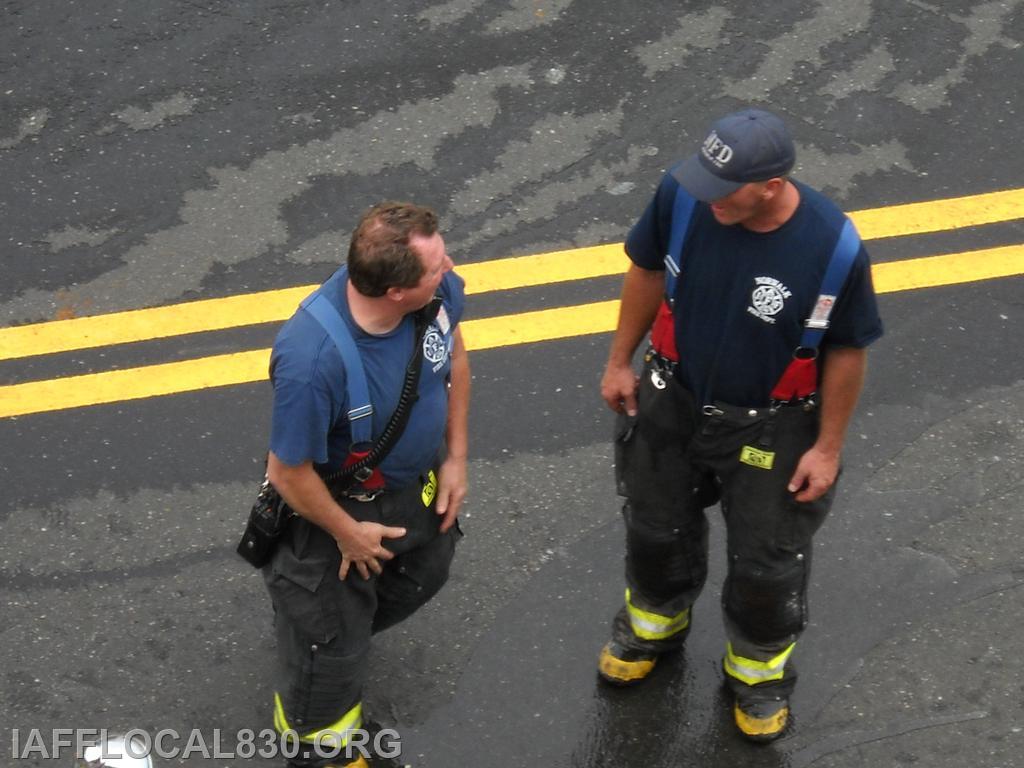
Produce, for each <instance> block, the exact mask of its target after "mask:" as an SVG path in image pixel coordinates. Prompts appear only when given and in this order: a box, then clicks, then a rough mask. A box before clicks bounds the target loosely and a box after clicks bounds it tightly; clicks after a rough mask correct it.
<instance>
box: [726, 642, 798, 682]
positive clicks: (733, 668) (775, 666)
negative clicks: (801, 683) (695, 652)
mask: <svg viewBox="0 0 1024 768" xmlns="http://www.w3.org/2000/svg"><path fill="white" fill-rule="evenodd" d="M794 648H796V643H792V644H790V646H789V647H788V648H786V649H785V650H784V651H783V652H782V653H780V654H779V655H778V656H776V657H775V658H773V659H769V660H768V661H755V660H754V659H745V658H743V657H742V656H737V655H736V654H735V653H734V652H733V650H732V643H729V644H728V645H727V646H726V651H725V659H724V660H723V662H722V665H723V666H724V667H725V671H726V674H728V675H729V676H730V677H735V678H736V679H737V680H739V681H741V682H744V683H746V684H747V685H757V684H758V683H767V682H769V681H771V680H781V679H782V677H783V675H784V674H785V671H786V661H787V660H788V659H789V654H791V653H792V652H793V649H794Z"/></svg>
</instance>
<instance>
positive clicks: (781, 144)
mask: <svg viewBox="0 0 1024 768" xmlns="http://www.w3.org/2000/svg"><path fill="white" fill-rule="evenodd" d="M795 163H796V148H795V147H794V146H793V139H792V138H790V136H789V131H788V130H787V129H786V125H785V123H783V122H782V120H781V119H780V118H779V117H778V116H776V115H773V114H772V113H771V112H766V111H764V110H763V109H744V110H741V111H739V112H733V113H732V114H729V115H726V116H725V117H723V118H721V119H720V120H718V121H717V122H716V123H715V124H714V125H713V126H712V127H711V133H709V134H708V137H707V138H706V139H705V140H704V144H703V145H701V148H700V150H699V151H698V152H697V153H696V154H695V155H693V156H692V157H689V158H687V159H686V160H685V161H683V163H682V164H681V165H680V166H679V167H678V168H677V169H676V170H675V171H674V172H673V175H674V176H675V177H676V179H678V180H679V183H680V184H682V185H683V188H684V189H685V190H686V191H687V192H689V193H690V194H691V195H693V196H694V197H695V198H697V199H698V200H703V201H704V202H708V203H709V202H711V201H712V200H719V199H721V198H723V197H726V196H727V195H731V194H732V193H733V192H735V191H736V190H737V189H739V188H740V187H742V186H743V185H744V184H749V183H750V182H752V181H766V180H767V179H773V178H775V177H776V176H785V175H786V174H787V173H789V171H791V170H792V169H793V165H794V164H795Z"/></svg>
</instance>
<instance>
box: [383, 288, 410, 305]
mask: <svg viewBox="0 0 1024 768" xmlns="http://www.w3.org/2000/svg"><path fill="white" fill-rule="evenodd" d="M384 295H385V296H387V297H388V298H389V299H391V301H395V302H400V301H401V300H402V299H404V298H405V288H399V287H397V286H394V285H393V286H391V287H390V288H388V290H387V293H385V294H384Z"/></svg>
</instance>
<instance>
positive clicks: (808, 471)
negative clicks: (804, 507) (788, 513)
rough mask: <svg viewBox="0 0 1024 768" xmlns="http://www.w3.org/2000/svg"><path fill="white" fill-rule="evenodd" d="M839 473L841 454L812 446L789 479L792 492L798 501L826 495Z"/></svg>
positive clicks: (811, 499) (801, 458)
mask: <svg viewBox="0 0 1024 768" xmlns="http://www.w3.org/2000/svg"><path fill="white" fill-rule="evenodd" d="M838 474H839V454H838V453H828V452H826V451H823V450H821V449H820V448H817V447H815V446H812V447H811V449H810V450H808V451H807V453H805V454H804V455H803V456H801V457H800V463H799V464H797V465H796V471H795V472H794V473H793V477H792V478H790V481H789V491H790V493H796V500H797V501H814V500H815V499H819V498H821V497H822V496H823V495H825V492H826V491H828V489H829V488H831V487H832V484H833V483H835V481H836V476H837V475H838Z"/></svg>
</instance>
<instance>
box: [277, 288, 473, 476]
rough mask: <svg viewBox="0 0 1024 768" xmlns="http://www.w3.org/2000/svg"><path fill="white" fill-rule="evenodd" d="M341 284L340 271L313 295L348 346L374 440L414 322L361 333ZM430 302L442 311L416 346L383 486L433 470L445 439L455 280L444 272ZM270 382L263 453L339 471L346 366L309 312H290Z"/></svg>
mask: <svg viewBox="0 0 1024 768" xmlns="http://www.w3.org/2000/svg"><path fill="white" fill-rule="evenodd" d="M346 284H347V273H346V271H345V269H344V268H342V269H340V270H338V272H335V273H334V275H332V276H331V278H330V279H328V280H327V282H326V283H324V284H323V286H321V289H320V290H321V292H322V293H323V295H324V296H325V297H326V298H327V299H328V300H329V301H330V302H331V304H333V305H334V307H335V309H337V310H338V312H339V313H340V314H341V317H342V319H343V320H344V321H345V324H346V325H347V326H348V329H349V331H350V332H351V334H352V338H353V339H354V340H355V343H356V348H357V350H358V351H359V356H360V358H361V359H362V362H363V369H364V370H365V372H366V381H367V386H368V387H369V390H370V401H371V403H372V404H373V416H372V417H371V418H372V420H373V433H372V438H371V439H372V440H374V441H376V439H377V438H378V437H379V436H380V434H381V432H382V431H383V430H384V427H385V426H386V425H387V423H388V420H389V419H390V418H391V414H392V413H393V412H394V410H395V406H396V405H397V404H398V397H399V394H400V393H401V391H402V382H403V381H404V380H405V368H406V365H408V363H409V358H410V357H411V356H412V346H413V340H414V331H415V320H414V319H413V317H412V315H406V316H405V317H404V318H403V319H402V322H401V323H399V325H398V327H397V328H395V329H394V330H393V331H391V332H389V333H386V334H383V335H379V336H378V335H373V334H369V333H366V332H365V331H363V330H362V329H361V328H360V327H359V326H358V325H357V324H356V322H355V320H353V318H352V313H351V312H350V311H349V307H348V299H347V298H346V294H345V286H346ZM437 295H438V296H440V297H441V298H442V300H443V304H442V306H441V309H440V311H439V312H438V316H437V319H436V320H434V322H433V323H432V324H431V325H430V327H429V328H428V329H427V333H426V335H425V337H424V339H423V343H422V348H421V354H422V355H423V367H422V369H421V372H420V381H419V399H418V400H417V401H416V403H415V404H414V405H413V406H412V410H411V411H410V415H409V422H408V424H407V425H406V428H405V431H404V432H403V433H402V436H401V438H400V439H399V440H398V442H397V443H396V444H395V446H394V447H393V448H392V449H391V452H390V453H388V455H387V456H386V457H385V459H384V461H383V462H382V463H381V465H380V469H381V472H382V473H383V475H384V480H385V482H386V483H387V485H388V486H389V487H394V488H400V487H402V486H405V485H408V484H410V483H412V482H414V481H415V480H416V478H417V477H418V476H419V475H420V474H421V473H423V472H424V471H426V470H427V469H430V468H432V467H435V466H436V463H437V460H438V458H439V452H440V449H441V445H442V442H443V440H444V435H445V427H446V424H447V421H448V389H447V380H448V376H449V373H450V371H451V352H452V345H453V337H452V334H453V332H454V330H455V326H456V325H457V324H458V322H459V319H460V318H461V317H462V311H463V308H464V306H465V292H464V283H463V281H462V278H460V277H459V276H458V275H456V274H455V273H453V272H449V273H447V274H446V275H445V276H444V278H443V279H442V281H441V284H440V286H439V287H438V290H437ZM270 379H271V382H272V383H273V386H274V411H273V421H272V424H271V431H270V450H272V451H273V452H274V454H275V455H276V456H277V457H278V458H279V459H280V460H281V461H283V462H284V463H285V464H288V465H291V466H296V465H299V464H302V463H303V462H305V461H312V462H313V463H314V464H315V465H316V466H317V468H318V469H320V470H327V471H334V470H336V469H338V468H340V467H341V465H342V463H343V462H344V460H345V457H346V456H347V455H348V452H349V447H350V444H351V432H350V427H349V421H348V411H349V408H351V407H353V406H350V405H349V403H348V394H347V392H346V389H345V384H346V381H345V366H344V364H343V362H342V358H341V353H339V352H338V348H337V347H336V346H335V344H334V341H333V340H332V339H331V337H330V336H329V335H328V334H327V331H325V330H324V329H323V327H322V326H321V325H320V324H319V323H318V322H317V321H316V320H315V319H314V318H313V316H312V315H310V314H309V313H308V312H305V311H303V310H299V311H298V312H296V313H295V314H294V315H293V316H292V317H291V319H290V320H289V321H288V322H287V323H285V325H284V327H283V328H282V329H281V331H280V332H279V333H278V335H277V339H276V341H275V342H274V349H273V352H272V353H271V356H270Z"/></svg>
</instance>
